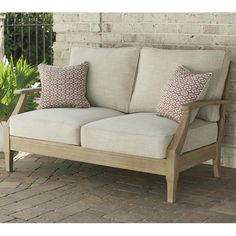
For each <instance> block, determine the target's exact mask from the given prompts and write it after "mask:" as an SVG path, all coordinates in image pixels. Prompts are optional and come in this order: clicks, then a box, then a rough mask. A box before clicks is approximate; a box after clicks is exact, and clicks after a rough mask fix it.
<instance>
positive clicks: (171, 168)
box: [166, 153, 179, 203]
mask: <svg viewBox="0 0 236 236" xmlns="http://www.w3.org/2000/svg"><path fill="white" fill-rule="evenodd" d="M178 179H179V170H178V162H177V156H176V155H175V154H172V153H171V154H170V155H169V157H168V158H167V173H166V182H167V202H170V203H174V202H175V201H176V192H177V184H178Z"/></svg>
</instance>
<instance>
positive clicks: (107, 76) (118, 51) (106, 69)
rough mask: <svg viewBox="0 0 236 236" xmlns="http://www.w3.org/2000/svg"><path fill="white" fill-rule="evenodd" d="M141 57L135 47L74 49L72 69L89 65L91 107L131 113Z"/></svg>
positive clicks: (72, 52) (72, 51)
mask: <svg viewBox="0 0 236 236" xmlns="http://www.w3.org/2000/svg"><path fill="white" fill-rule="evenodd" d="M139 53H140V50H139V49H138V48H136V47H123V48H89V47H74V48H72V49H71V56H70V65H75V64H80V63H82V62H84V61H88V62H89V71H88V82H87V98H88V100H89V102H90V104H91V105H92V106H100V107H106V108H112V109H115V110H118V111H122V112H128V110H129V104H130V99H131V95H132V91H133V86H134V80H135V74H136V70H137V64H138V59H139Z"/></svg>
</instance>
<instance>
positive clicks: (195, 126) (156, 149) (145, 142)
mask: <svg viewBox="0 0 236 236" xmlns="http://www.w3.org/2000/svg"><path fill="white" fill-rule="evenodd" d="M177 127H178V124H177V123H176V122H175V121H172V120H169V119H167V118H163V117H158V116H156V115H155V114H154V113H136V114H130V115H124V116H118V117H113V118H108V119H104V120H100V121H95V122H92V123H89V124H87V125H85V126H83V127H82V129H81V146H82V147H87V148H93V149H98V150H104V151H111V152H118V153H125V154H131V155H138V156H148V157H154V158H165V157H166V149H167V147H168V145H169V143H170V141H171V139H172V137H173V134H174V133H175V131H176V129H177ZM216 138H217V124H216V123H211V122H207V121H203V120H200V119H196V120H195V121H194V122H193V123H192V124H191V126H190V130H189V132H188V135H187V141H186V143H185V146H184V152H187V151H190V150H193V149H196V148H199V147H202V146H205V145H208V144H211V143H214V142H215V141H216Z"/></svg>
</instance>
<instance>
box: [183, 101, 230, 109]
mask: <svg viewBox="0 0 236 236" xmlns="http://www.w3.org/2000/svg"><path fill="white" fill-rule="evenodd" d="M228 103H229V101H228V100H201V101H197V102H192V103H187V104H184V105H182V107H181V109H182V111H187V110H194V109H196V108H201V107H205V106H209V105H223V104H228Z"/></svg>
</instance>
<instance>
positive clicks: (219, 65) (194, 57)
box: [130, 47, 229, 121]
mask: <svg viewBox="0 0 236 236" xmlns="http://www.w3.org/2000/svg"><path fill="white" fill-rule="evenodd" d="M180 65H182V66H184V67H186V68H188V69H189V70H191V71H192V72H193V73H205V72H212V73H213V77H212V79H211V81H210V84H209V88H208V91H207V95H206V97H205V98H206V99H218V98H221V96H222V93H223V89H224V84H225V79H226V75H227V71H228V67H229V57H228V56H227V55H226V53H225V51H223V50H172V49H171V50H168V49H156V48H146V47H144V48H142V50H141V53H140V60H139V66H138V75H137V80H136V83H135V89H134V92H133V95H132V99H131V104H130V113H133V112H155V110H156V107H157V104H158V103H159V100H160V92H161V89H162V88H163V86H164V85H165V84H166V82H167V81H168V79H169V78H170V77H171V75H172V74H173V73H174V72H175V70H176V69H177V67H178V66H180ZM198 116H199V118H202V119H205V120H208V121H217V120H219V108H218V107H217V106H215V107H212V106H211V107H207V108H202V109H200V112H199V115H198Z"/></svg>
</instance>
